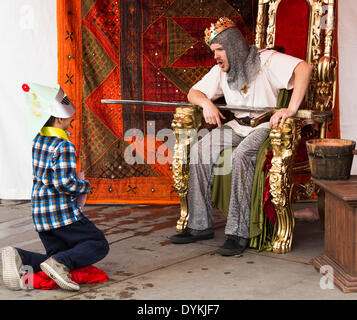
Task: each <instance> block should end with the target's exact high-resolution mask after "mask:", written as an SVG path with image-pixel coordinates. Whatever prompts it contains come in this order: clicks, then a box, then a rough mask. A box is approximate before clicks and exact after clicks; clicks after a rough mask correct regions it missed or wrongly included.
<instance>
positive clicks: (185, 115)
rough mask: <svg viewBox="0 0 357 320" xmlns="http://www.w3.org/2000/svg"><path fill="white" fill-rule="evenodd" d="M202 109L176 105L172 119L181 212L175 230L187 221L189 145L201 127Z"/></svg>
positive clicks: (184, 225)
mask: <svg viewBox="0 0 357 320" xmlns="http://www.w3.org/2000/svg"><path fill="white" fill-rule="evenodd" d="M201 119H202V110H201V109H200V108H199V107H185V108H184V107H178V108H176V113H175V114H174V119H173V121H172V124H171V126H172V129H173V130H174V133H175V137H176V143H175V150H174V157H173V165H172V172H173V179H174V185H175V188H176V190H177V193H178V195H179V198H180V205H181V213H180V218H179V220H178V221H177V225H176V230H177V231H179V232H181V231H182V230H183V229H185V227H186V224H187V221H188V204H187V191H188V182H189V178H190V146H191V143H192V141H193V140H194V139H195V137H196V136H197V131H198V129H199V128H200V127H201Z"/></svg>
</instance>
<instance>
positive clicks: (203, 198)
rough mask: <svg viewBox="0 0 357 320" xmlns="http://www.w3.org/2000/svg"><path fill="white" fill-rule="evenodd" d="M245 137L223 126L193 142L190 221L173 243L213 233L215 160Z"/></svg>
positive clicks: (202, 237) (172, 238)
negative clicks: (212, 197) (223, 151)
mask: <svg viewBox="0 0 357 320" xmlns="http://www.w3.org/2000/svg"><path fill="white" fill-rule="evenodd" d="M241 141H242V138H241V137H240V136H238V135H236V134H235V133H234V132H233V130H232V129H231V128H228V127H223V128H221V129H218V128H217V129H214V130H212V131H211V132H210V133H209V134H207V135H205V136H204V137H203V138H202V139H201V140H200V141H199V142H198V143H195V144H194V145H193V146H192V148H191V156H190V179H189V188H188V211H189V218H188V224H187V228H186V229H185V230H184V231H183V232H182V233H180V234H176V235H174V236H172V237H170V239H171V240H172V242H173V243H190V242H194V241H197V240H203V239H210V238H212V237H213V214H212V201H211V194H212V185H213V181H214V174H215V164H216V162H217V159H218V158H219V156H220V153H221V151H222V150H224V149H228V148H232V147H234V146H236V145H238V144H239V143H240V142H241ZM225 173H228V172H225Z"/></svg>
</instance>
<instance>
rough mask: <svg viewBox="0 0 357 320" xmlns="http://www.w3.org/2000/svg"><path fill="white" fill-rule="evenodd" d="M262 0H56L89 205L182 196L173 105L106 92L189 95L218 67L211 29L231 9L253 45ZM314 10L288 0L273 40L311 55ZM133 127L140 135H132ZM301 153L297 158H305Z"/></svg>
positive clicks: (62, 64)
mask: <svg viewBox="0 0 357 320" xmlns="http://www.w3.org/2000/svg"><path fill="white" fill-rule="evenodd" d="M257 2H258V0H121V1H120V0H82V1H80V0H57V3H58V62H59V74H58V78H59V83H60V84H61V85H62V86H63V88H64V89H65V91H66V93H67V94H68V95H69V97H70V98H71V99H72V100H73V102H74V103H75V105H76V106H77V113H76V119H75V122H74V123H73V126H72V128H71V133H72V135H71V137H70V139H71V140H72V141H73V142H74V143H75V145H76V147H77V151H78V154H77V157H78V160H77V163H78V167H79V169H80V170H82V171H84V172H85V175H86V177H87V178H88V180H89V181H90V182H91V185H92V190H91V193H90V195H89V197H88V203H138V204H139V203H142V204H149V203H153V204H174V203H179V200H178V195H177V193H176V191H175V189H174V186H173V179H172V171H171V170H172V167H171V163H172V155H173V143H172V141H174V136H173V135H172V134H171V135H167V134H166V137H165V133H164V134H163V137H161V138H159V137H158V135H159V134H160V133H163V131H162V130H163V129H170V128H171V121H172V118H173V113H174V111H175V110H174V108H168V107H157V106H142V105H135V106H133V105H117V104H102V103H101V99H135V100H151V101H169V102H187V99H186V94H187V92H188V90H189V88H190V87H191V86H192V85H193V84H194V83H195V82H197V81H198V80H199V79H200V78H201V77H202V76H203V75H204V74H205V73H206V72H207V71H208V70H209V68H210V67H211V66H213V65H214V60H213V56H212V53H211V52H210V50H209V48H208V47H207V46H206V45H205V44H204V42H203V34H204V29H205V28H206V27H207V26H208V25H209V24H210V23H212V22H215V21H216V20H217V19H218V18H219V17H221V16H227V17H230V18H231V19H233V20H234V21H235V22H236V23H237V25H238V27H239V28H240V30H241V31H242V33H243V34H244V36H245V37H246V39H247V41H248V42H249V43H253V39H254V24H255V20H256V12H257ZM308 17H309V13H308V7H307V4H306V1H305V0H285V1H282V2H281V3H280V5H279V9H278V15H277V22H276V23H277V29H276V30H277V31H276V45H277V46H283V47H284V48H285V51H286V53H288V54H291V55H295V56H297V57H300V58H302V59H305V54H306V41H307V28H308ZM335 47H336V48H337V46H335ZM336 54H337V53H335V55H336ZM337 102H338V101H337ZM334 111H335V120H334V122H333V125H330V126H329V130H328V137H338V136H339V126H338V123H339V118H338V105H337V106H336V107H335V110H334ZM133 129H136V130H137V131H136V134H135V133H134V134H133V135H136V136H137V137H136V138H131V136H130V134H128V133H130V132H131V133H133ZM140 135H142V137H141V138H140ZM170 141H171V143H169V142H170ZM128 145H135V147H136V153H131V154H132V155H133V156H135V159H137V160H139V161H137V163H134V164H129V163H127V162H126V161H125V159H124V158H125V151H126V150H127V151H128V149H127V147H128ZM301 150H302V154H300V155H298V157H300V158H301V159H300V160H306V159H307V155H306V150H305V148H303V146H302V148H301ZM296 179H297V178H296ZM299 179H300V178H299ZM308 179H309V177H304V178H303V179H302V180H304V181H305V180H308ZM304 181H296V182H297V183H300V182H303V183H304Z"/></svg>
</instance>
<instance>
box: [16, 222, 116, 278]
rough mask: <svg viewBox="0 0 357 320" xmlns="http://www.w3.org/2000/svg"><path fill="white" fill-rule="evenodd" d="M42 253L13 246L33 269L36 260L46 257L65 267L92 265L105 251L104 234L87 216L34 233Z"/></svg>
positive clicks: (106, 250)
mask: <svg viewBox="0 0 357 320" xmlns="http://www.w3.org/2000/svg"><path fill="white" fill-rule="evenodd" d="M38 235H39V237H40V239H41V241H42V244H43V246H44V247H45V250H46V254H41V253H36V252H30V251H26V250H23V249H19V248H16V249H17V251H18V252H19V255H20V257H21V259H22V263H23V264H24V265H29V266H31V267H32V268H33V270H34V272H38V271H41V269H40V264H41V263H42V262H43V261H45V260H47V259H48V258H49V257H51V258H53V259H55V260H56V261H58V262H59V263H62V264H64V265H65V266H67V267H68V268H69V270H73V269H78V268H83V267H87V266H89V265H92V264H94V263H96V262H98V261H100V260H102V259H103V258H104V257H105V256H106V255H107V254H108V252H109V244H108V241H107V240H106V239H105V237H104V234H103V232H102V231H100V230H99V229H98V228H97V227H96V226H95V225H94V224H93V223H92V222H91V221H90V220H88V218H86V217H83V219H82V220H79V221H76V222H74V223H72V224H70V225H67V226H64V227H60V228H57V229H52V230H49V231H43V232H39V233H38Z"/></svg>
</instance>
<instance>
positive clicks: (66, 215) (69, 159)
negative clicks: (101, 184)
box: [31, 134, 90, 232]
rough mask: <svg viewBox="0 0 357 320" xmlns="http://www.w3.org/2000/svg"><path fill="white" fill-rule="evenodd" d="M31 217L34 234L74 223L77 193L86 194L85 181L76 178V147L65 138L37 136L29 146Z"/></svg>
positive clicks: (77, 212)
mask: <svg viewBox="0 0 357 320" xmlns="http://www.w3.org/2000/svg"><path fill="white" fill-rule="evenodd" d="M32 166H33V187H32V201H31V202H32V218H33V221H34V224H35V228H36V230H37V231H38V232H41V231H46V230H50V229H55V228H59V227H62V226H65V225H68V224H71V223H73V222H76V221H78V220H81V219H82V217H83V213H82V210H81V208H80V207H79V206H78V205H77V203H76V202H77V198H78V195H79V194H83V193H88V192H89V191H90V184H89V182H88V181H85V180H81V179H76V148H75V147H74V145H73V144H72V143H71V142H70V141H68V140H65V139H62V138H59V137H48V136H42V135H40V134H38V135H37V136H36V138H35V139H34V141H33V147H32Z"/></svg>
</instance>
